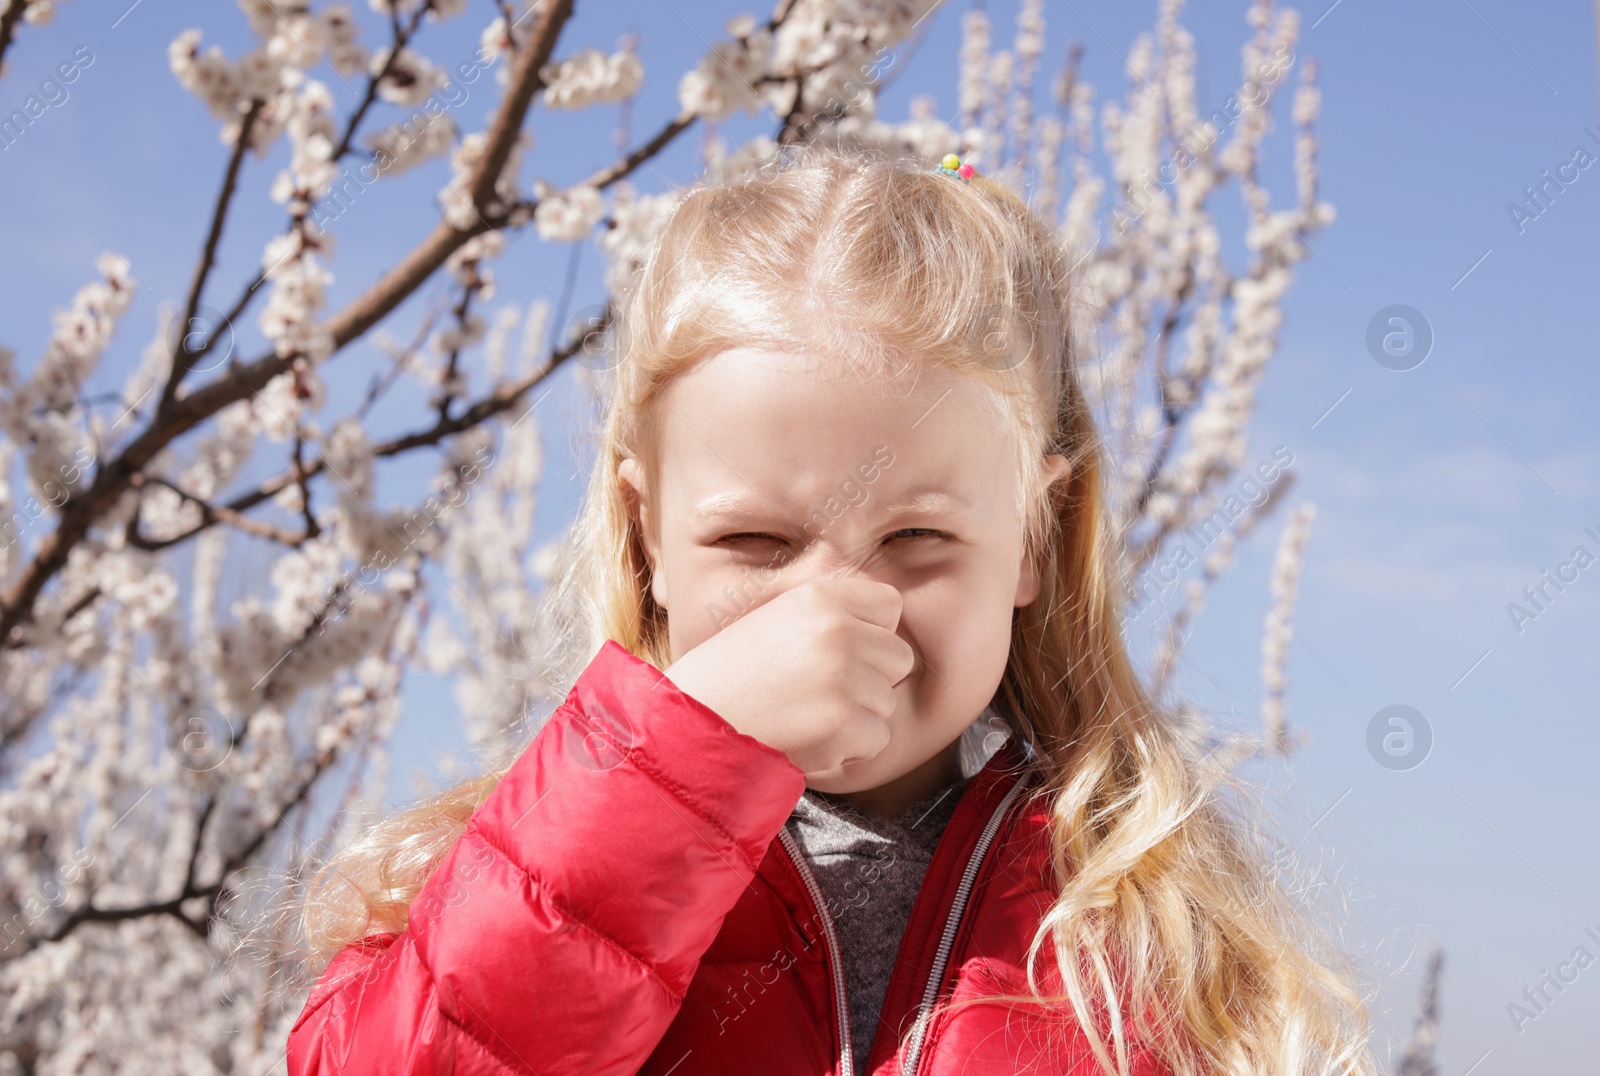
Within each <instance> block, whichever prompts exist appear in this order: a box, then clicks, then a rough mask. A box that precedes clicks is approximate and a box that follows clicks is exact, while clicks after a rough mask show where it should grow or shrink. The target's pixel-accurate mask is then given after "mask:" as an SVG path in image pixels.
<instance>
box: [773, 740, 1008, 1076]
mask: <svg viewBox="0 0 1600 1076" xmlns="http://www.w3.org/2000/svg"><path fill="white" fill-rule="evenodd" d="M974 731H975V732H977V733H978V734H979V735H978V736H977V738H976V739H975V740H973V742H972V743H970V744H969V743H967V742H965V740H967V739H973V738H972V737H970V736H969V737H966V738H965V739H964V742H963V744H962V751H961V754H960V756H959V773H958V775H957V777H956V779H955V780H954V781H953V782H952V783H951V784H949V785H947V786H945V787H944V788H941V789H939V790H938V791H937V792H934V793H931V794H930V795H928V796H926V797H924V798H923V799H922V800H921V801H920V802H917V803H914V804H912V805H911V806H910V807H908V808H906V810H905V811H904V812H903V813H901V814H900V815H899V816H898V817H896V818H878V817H876V816H873V815H869V814H866V813H865V812H862V811H859V810H857V809H855V808H854V807H852V806H850V804H849V803H848V801H847V800H846V799H845V797H843V796H839V795H833V794H830V793H827V792H818V791H816V790H814V789H809V788H808V789H806V791H805V793H804V795H802V796H801V797H800V802H799V803H798V804H796V805H795V809H794V811H793V812H792V813H791V814H790V815H789V820H788V822H787V823H786V825H787V827H788V830H789V833H790V834H791V835H792V836H793V837H794V839H795V841H796V843H797V844H798V845H799V846H800V851H801V853H802V854H803V855H804V856H805V860H806V863H807V865H808V866H809V867H810V868H811V873H812V874H813V875H815V876H816V880H817V884H818V885H819V886H820V887H821V889H822V893H823V896H824V897H825V898H826V900H827V905H828V912H829V914H830V916H831V918H832V919H833V929H834V932H835V934H837V935H838V939H839V949H840V952H841V954H842V955H843V958H844V978H845V999H846V1002H847V1003H848V1007H849V1011H850V1044H851V1050H852V1053H853V1055H854V1060H855V1073H854V1074H853V1076H864V1074H865V1073H866V1071H867V1053H868V1051H869V1050H871V1049H872V1041H873V1039H874V1038H875V1037H876V1035H877V1032H878V1016H879V1013H880V1011H881V1010H882V1008H883V1000H884V995H885V994H886V993H887V992H888V989H889V976H890V974H891V973H892V972H893V971H894V965H895V960H896V958H897V957H898V955H899V953H900V940H901V938H902V937H903V936H904V935H905V929H906V924H907V922H908V921H909V920H910V918H911V906H912V904H913V903H915V901H916V899H917V893H918V891H919V890H920V889H921V887H922V879H923V876H924V875H925V874H926V873H927V870H928V864H929V862H931V861H932V859H933V852H934V849H935V848H936V847H937V846H938V843H939V838H940V836H941V835H942V834H943V833H944V829H945V825H946V823H948V822H949V821H950V817H951V815H953V814H954V813H955V808H956V802H957V801H958V800H959V799H960V798H961V793H962V792H963V791H965V789H966V787H967V783H968V781H969V780H970V779H971V776H972V775H973V774H975V773H976V772H977V770H978V769H980V768H981V767H982V765H983V763H984V762H985V761H986V760H987V759H988V757H989V755H992V754H993V753H994V750H995V749H996V748H997V747H998V746H999V739H1003V736H1002V737H1000V738H999V739H996V738H995V737H994V736H993V726H986V725H983V724H982V723H979V724H978V725H977V726H976V727H975V730H974ZM983 733H988V735H989V739H988V740H987V741H985V740H984V738H983V735H982V734H983ZM897 1030H898V1029H890V1034H895V1033H897Z"/></svg>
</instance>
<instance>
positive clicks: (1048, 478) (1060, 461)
mask: <svg viewBox="0 0 1600 1076" xmlns="http://www.w3.org/2000/svg"><path fill="white" fill-rule="evenodd" d="M1071 473H1072V461H1070V460H1068V459H1067V457H1065V456H1062V455H1058V454H1056V453H1051V454H1050V455H1048V456H1046V457H1045V458H1044V471H1043V473H1042V475H1041V477H1040V481H1041V482H1043V483H1044V485H1045V487H1046V488H1048V487H1050V486H1053V485H1055V484H1056V483H1057V482H1059V481H1061V480H1062V479H1064V478H1066V477H1067V476H1068V475H1070V474H1071ZM1039 586H1040V581H1039V564H1038V560H1037V558H1035V557H1031V556H1029V555H1028V551H1027V550H1023V551H1022V570H1021V571H1020V572H1018V573H1017V597H1016V601H1015V602H1014V603H1013V604H1015V605H1018V606H1023V605H1029V604H1031V603H1032V602H1033V601H1034V599H1036V598H1038V597H1039Z"/></svg>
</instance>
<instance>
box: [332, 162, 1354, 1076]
mask: <svg viewBox="0 0 1600 1076" xmlns="http://www.w3.org/2000/svg"><path fill="white" fill-rule="evenodd" d="M1069 276H1070V273H1069V262H1068V260H1067V252H1066V251H1064V250H1063V249H1062V247H1061V244H1060V242H1059V239H1058V237H1057V236H1056V234H1055V233H1054V232H1053V230H1052V229H1051V228H1050V227H1049V226H1048V225H1047V224H1046V223H1045V222H1043V221H1042V220H1040V219H1039V218H1038V217H1037V216H1036V215H1035V214H1034V213H1032V212H1031V211H1030V210H1029V209H1028V207H1027V206H1026V204H1025V203H1024V202H1023V201H1022V200H1021V199H1020V198H1019V197H1018V196H1017V195H1016V194H1014V193H1013V192H1012V191H1011V190H1010V189H1009V188H1008V187H1007V186H1006V185H1005V184H1003V183H1001V182H998V181H996V180H988V179H984V178H982V177H979V178H976V179H974V180H972V181H971V182H970V183H961V182H959V181H956V180H954V179H952V178H950V177H947V176H944V175H941V174H939V173H937V172H935V171H932V170H930V169H929V167H928V164H927V162H922V161H917V160H910V159H906V158H903V157H900V156H896V155H893V154H891V153H889V152H886V151H881V150H869V149H865V148H861V147H839V146H832V147H830V146H824V145H816V144H813V145H810V146H806V147H801V148H798V149H792V150H790V151H788V152H787V153H786V154H785V155H784V156H783V157H782V158H781V159H780V160H777V161H774V162H772V163H770V164H768V165H766V166H763V167H761V168H759V169H756V170H754V171H752V172H749V173H746V174H744V175H742V176H740V177H738V178H737V179H735V180H732V181H729V182H725V183H721V184H718V185H715V186H710V187H706V188H702V189H700V190H697V191H695V192H693V197H690V198H688V199H687V200H685V201H684V202H683V203H682V205H681V206H679V207H678V208H677V209H676V210H675V212H674V213H673V214H672V216H671V219H670V220H669V221H668V222H667V223H666V224H665V226H664V227H663V229H662V231H661V233H660V235H659V237H658V238H657V239H656V241H655V244H654V246H653V248H652V250H651V252H650V254H649V256H648V258H647V259H646V261H645V263H644V266H643V269H642V272H641V273H640V275H639V276H638V278H637V280H636V282H635V284H634V286H633V288H632V289H631V290H630V292H629V293H628V294H627V296H626V301H625V302H624V303H623V304H622V307H621V310H620V314H619V324H620V329H621V332H620V335H619V340H620V358H621V361H620V364H619V365H618V367H617V368H616V371H615V379H614V383H613V384H612V385H611V387H610V393H609V396H608V399H607V403H606V409H605V414H604V420H603V426H602V435H601V438H600V444H599V452H598V455H597V458H596V460H595V464H594V470H593V474H592V477H591V480H590V486H589V490H588V497H587V500H586V502H585V505H584V508H583V511H582V513H581V515H580V517H579V519H578V521H577V523H576V524H575V527H574V530H573V534H572V539H571V543H570V546H569V550H570V556H569V559H568V563H567V564H566V565H565V567H564V568H563V570H562V571H561V572H560V574H559V578H558V580H557V582H556V583H555V584H554V585H553V586H552V590H551V592H550V593H549V594H548V595H547V597H546V605H547V610H548V612H547V614H546V615H547V618H548V623H549V624H550V628H551V630H550V632H549V633H548V634H549V637H550V638H552V639H554V640H556V641H557V643H556V646H557V649H555V650H552V651H551V653H550V654H549V661H548V665H549V667H550V668H551V669H552V670H553V671H552V673H551V677H552V686H558V685H560V684H562V683H566V684H570V681H571V679H572V678H574V677H575V675H576V671H577V666H578V664H579V663H581V662H582V661H584V660H587V658H588V657H589V656H590V655H592V654H593V653H594V651H595V649H596V648H597V647H598V646H599V644H600V642H601V641H602V640H605V639H613V640H616V641H617V642H618V643H620V644H621V645H622V646H623V647H625V648H626V649H627V650H629V651H630V652H632V653H634V654H636V655H638V656H639V657H641V658H643V659H644V660H645V661H648V662H650V663H651V664H653V665H655V666H656V667H658V668H664V667H665V666H666V665H667V664H668V663H669V660H670V659H669V656H668V650H667V633H666V630H665V628H666V617H665V613H664V611H663V610H662V609H660V608H659V607H658V606H657V605H656V604H655V602H654V601H653V600H652V598H651V595H650V591H649V585H648V579H649V576H648V567H647V562H646V560H645V556H644V550H643V547H642V544H641V542H640V538H639V535H638V533H637V529H636V522H635V518H634V515H633V512H632V511H631V508H630V505H629V502H628V500H627V498H626V496H625V493H624V489H623V486H622V484H621V482H620V479H619V477H618V465H619V463H620V462H621V461H622V460H623V459H625V458H629V457H632V458H637V459H639V460H641V462H642V463H643V464H644V466H645V467H646V470H647V473H648V472H649V471H650V470H651V469H652V461H653V458H654V457H653V451H652V450H653V446H654V444H655V443H656V441H655V436H654V434H655V430H654V425H653V423H654V412H655V410H656V409H655V408H654V407H653V406H652V405H653V402H654V401H655V399H656V398H657V397H658V395H659V394H660V392H661V391H662V389H663V386H665V385H666V384H667V382H668V381H669V379H670V378H672V377H673V376H674V374H675V373H677V372H678V371H680V370H682V369H683V368H684V367H685V366H686V364H688V363H691V362H693V361H694V360H696V359H697V358H700V357H703V356H706V355H709V354H714V353H716V352H718V351H721V350H724V349H727V348H730V347H734V346H757V347H759V346H768V347H773V348H779V349H789V350H793V349H796V348H801V349H813V350H814V351H815V353H817V354H825V355H829V356H839V357H840V359H841V361H859V362H872V361H880V362H881V361H884V360H886V359H890V358H892V357H895V356H899V357H902V358H903V357H905V356H913V357H915V360H917V361H927V362H943V363H949V364H950V365H951V366H953V367H955V368H956V369H958V370H960V371H962V372H963V373H966V374H969V375H971V376H973V377H976V378H980V379H982V380H983V381H984V382H985V383H987V384H988V385H990V386H992V387H993V388H994V389H995V390H996V397H997V398H998V399H1000V400H1002V401H1004V406H1002V407H1000V408H999V410H1000V411H1001V412H1002V413H1003V416H1004V422H1005V424H1006V425H1007V426H1008V427H1009V430H1008V432H1009V433H1011V434H1012V435H1013V441H1012V443H1013V444H1014V445H1015V446H1016V447H1017V452H1018V458H1017V466H1018V469H1019V472H1020V475H1021V478H1022V481H1020V482H1019V483H1018V489H1019V490H1020V491H1022V492H1020V493H1019V496H1022V497H1023V498H1024V499H1025V501H1026V502H1027V503H1025V504H1024V506H1023V507H1024V519H1025V520H1026V540H1027V543H1028V548H1029V549H1030V550H1031V551H1032V555H1033V556H1035V557H1036V558H1037V562H1038V564H1039V566H1040V575H1041V580H1042V589H1041V592H1040V594H1039V597H1038V599H1037V600H1036V601H1034V602H1033V603H1032V604H1030V605H1027V606H1024V607H1022V608H1020V609H1018V610H1017V611H1016V614H1015V617H1014V622H1013V628H1012V640H1011V652H1010V659H1009V662H1008V664H1007V666H1006V669H1005V673H1004V675H1003V678H1002V680H1001V683H1000V687H999V691H998V693H997V699H996V702H997V704H1003V706H1004V710H1005V711H1006V712H1007V713H1008V714H1010V715H1014V717H1013V720H1014V723H1015V724H1016V726H1017V728H1016V732H1017V733H1018V734H1019V735H1020V736H1021V737H1022V738H1023V739H1024V740H1025V741H1026V742H1027V744H1028V745H1029V746H1030V747H1031V748H1032V753H1033V756H1034V760H1035V761H1034V765H1035V766H1036V767H1037V769H1038V773H1039V775H1040V777H1041V780H1040V781H1038V783H1037V788H1036V790H1035V791H1034V793H1033V797H1034V799H1033V802H1034V805H1035V806H1036V807H1041V808H1042V809H1044V810H1045V811H1046V813H1047V815H1048V817H1049V819H1050V830H1051V852H1052V862H1053V866H1054V871H1055V875H1056V880H1057V882H1058V884H1059V895H1058V897H1057V899H1056V900H1055V903H1054V905H1053V906H1052V907H1051V909H1050V910H1049V912H1048V914H1047V915H1045V917H1044V919H1043V920H1042V922H1041V923H1040V924H1039V927H1038V930H1037V932H1036V934H1035V936H1034V938H1033V940H1032V945H1031V947H1030V950H1029V956H1028V965H1027V974H1028V985H1029V990H1030V994H1029V995H1027V996H1018V997H1010V996H1008V997H1007V998H1004V999H1000V1000H1005V1001H1008V1002H1014V1003H1019V1004H1034V1005H1043V1006H1045V1008H1046V1011H1049V1012H1052V1013H1055V1014H1058V1015H1061V1016H1063V1017H1066V1016H1070V1018H1071V1019H1073V1020H1075V1021H1076V1022H1077V1024H1078V1025H1080V1026H1081V1027H1082V1028H1083V1030H1084V1032H1085V1033H1086V1034H1087V1035H1088V1036H1089V1039H1090V1042H1091V1045H1092V1046H1093V1048H1094V1051H1095V1053H1096V1056H1097V1057H1098V1058H1099V1061H1100V1063H1101V1064H1102V1066H1103V1067H1104V1068H1105V1069H1106V1071H1107V1072H1126V1071H1127V1067H1128V1065H1129V1064H1130V1061H1131V1058H1132V1052H1133V1051H1134V1050H1135V1049H1144V1050H1149V1051H1152V1052H1154V1053H1155V1054H1157V1055H1158V1056H1159V1057H1160V1058H1162V1059H1163V1060H1164V1061H1165V1062H1166V1063H1167V1064H1168V1065H1169V1066H1170V1067H1171V1068H1172V1069H1173V1071H1174V1072H1176V1073H1179V1074H1182V1076H1190V1074H1196V1076H1198V1074H1202V1073H1205V1074H1210V1073H1262V1074H1266V1073H1271V1074H1273V1076H1284V1074H1289V1073H1307V1074H1311V1073H1316V1074H1321V1073H1328V1072H1338V1073H1352V1074H1357V1073H1359V1074H1365V1073H1369V1072H1371V1071H1372V1063H1371V1060H1370V1057H1369V1053H1368V1048H1367V1025H1366V1016H1365V1010H1364V1006H1363V1001H1362V998H1361V996H1360V994H1359V992H1358V991H1357V989H1356V987H1355V986H1354V985H1353V981H1354V980H1353V976H1352V973H1351V972H1350V971H1349V970H1348V968H1347V967H1346V963H1345V961H1344V960H1343V958H1342V957H1341V956H1340V954H1339V953H1338V952H1337V949H1336V948H1335V947H1334V946H1333V945H1331V944H1330V943H1329V942H1328V941H1327V939H1326V938H1325V936H1324V933H1323V932H1322V931H1320V930H1318V929H1317V928H1316V926H1315V925H1314V924H1313V923H1312V922H1311V921H1310V918H1309V917H1308V916H1307V915H1306V914H1305V912H1304V911H1303V909H1301V908H1300V907H1299V905H1298V904H1297V903H1296V901H1294V900H1293V899H1291V898H1290V897H1289V896H1288V895H1287V894H1286V893H1285V891H1284V890H1285V887H1284V886H1283V885H1282V884H1281V883H1280V882H1279V880H1278V878H1277V872H1276V871H1275V870H1274V869H1273V866H1272V862H1271V860H1270V858H1269V856H1268V852H1267V849H1266V846H1265V845H1263V843H1262V842H1261V840H1260V839H1259V838H1258V837H1257V836H1255V829H1254V827H1253V825H1251V824H1249V823H1248V822H1247V821H1246V820H1245V819H1244V818H1242V817H1241V812H1239V811H1238V810H1237V809H1234V808H1231V807H1230V805H1229V802H1228V800H1227V797H1226V795H1225V793H1226V791H1227V789H1228V788H1230V787H1231V786H1230V784H1229V782H1228V781H1227V779H1226V775H1219V773H1218V772H1214V771H1215V767H1211V766H1208V765H1207V764H1206V763H1205V761H1204V760H1203V759H1202V758H1201V752H1200V751H1199V750H1198V749H1197V748H1196V745H1195V744H1194V742H1193V740H1192V737H1190V736H1187V735H1186V734H1184V733H1183V732H1181V731H1180V729H1179V728H1178V726H1177V725H1176V724H1175V723H1174V721H1173V720H1172V718H1171V717H1170V716H1169V715H1168V714H1167V713H1165V712H1164V711H1163V709H1162V708H1161V707H1160V706H1158V705H1157V704H1156V702H1155V701H1154V700H1153V699H1152V698H1151V697H1150V696H1149V694H1148V693H1147V692H1146V690H1145V688H1144V687H1143V685H1142V684H1141V682H1140V680H1139V677H1138V675H1137V674H1136V672H1135V669H1134V667H1133V664H1132V662H1131V661H1130V659H1129V656H1128V653H1127V651H1126V649H1125V646H1124V643H1123V638H1122V629H1121V620H1120V614H1121V609H1122V590H1121V584H1120V582H1119V578H1120V577H1119V575H1118V572H1117V565H1118V559H1117V552H1116V545H1115V540H1114V538H1113V536H1112V535H1111V533H1110V530H1111V528H1110V526H1109V524H1108V512H1107V507H1106V504H1105V501H1104V499H1103V493H1102V489H1101V471H1102V466H1103V463H1102V448H1101V444H1100V441H1099V438H1098V437H1097V434H1096V432H1095V429H1094V423H1093V421H1092V416H1091V413H1090V409H1089V406H1088V404H1087V403H1086V401H1085V399H1084V396H1083V394H1082V392H1081V390H1080V388H1079V385H1078V380H1077V375H1076V372H1075V370H1074V363H1073V347H1072V342H1071V339H1072V332H1071V318H1070V313H1071V306H1070V295H1071V290H1072V289H1071V287H1070V280H1069ZM1051 452H1055V453H1061V454H1063V455H1065V456H1067V457H1068V459H1069V460H1070V461H1071V463H1072V470H1071V472H1070V476H1069V477H1068V478H1067V479H1065V480H1063V481H1061V482H1058V483H1056V484H1055V485H1053V486H1047V485H1045V484H1043V483H1042V482H1039V481H1037V479H1038V477H1039V470H1040V468H1041V467H1042V465H1043V457H1044V455H1045V454H1046V453H1051ZM648 485H649V486H650V487H652V488H653V487H654V486H655V485H656V483H655V482H653V481H651V482H649V483H648ZM509 761H510V760H509V759H508V760H507V761H506V762H505V763H503V764H497V765H496V766H494V768H492V769H491V771H490V772H488V773H486V774H485V775H483V776H481V777H478V778H475V779H473V780H470V781H467V782H465V783H463V784H460V785H458V786H456V787H454V788H451V789H449V790H447V791H446V792H444V793H443V794H441V795H439V796H437V797H435V798H434V799H432V800H429V801H427V802H425V803H422V804H421V805H419V806H417V807H414V808H412V809H410V810H408V811H406V812H404V813H402V814H399V815H397V816H395V817H393V818H391V819H388V820H387V821H385V822H383V823H382V824H380V825H379V826H377V827H376V828H374V829H373V830H372V831H370V832H369V833H368V834H366V835H365V837H363V839H362V840H360V841H359V842H358V843H356V844H355V845H353V846H352V847H350V848H348V849H347V850H346V851H344V852H343V853H342V854H341V855H339V856H338V857H336V858H335V859H334V860H333V861H331V862H330V863H329V864H328V865H327V866H326V867H325V868H324V870H323V872H322V873H321V875H320V876H319V878H318V879H317V881H316V884H314V885H313V886H312V887H311V899H309V900H308V902H307V904H306V908H305V920H304V922H305V927H306V932H307V936H308V940H309V942H310V945H311V949H312V951H313V952H314V953H318V954H322V955H324V956H326V955H331V954H332V953H333V952H335V951H336V950H337V949H339V948H340V947H342V946H344V945H346V944H348V943H350V942H353V941H356V940H358V939H360V938H361V937H363V936H365V935H367V934H370V933H375V932H380V931H399V930H403V929H404V927H405V924H406V918H407V909H408V906H409V904H410V902H411V900H412V898H413V897H414V896H415V895H416V893H417V892H418V890H419V889H420V888H421V887H422V885H423V883H424V882H425V881H426V879H427V876H428V874H429V873H430V872H431V870H432V869H433V868H434V867H435V866H436V865H437V863H438V861H439V859H440V858H441V857H442V856H443V854H444V853H445V852H446V851H447V850H448V849H449V847H450V845H451V844H453V843H454V841H455V840H456V838H457V837H458V836H459V835H460V834H461V832H462V830H463V829H464V828H465V826H466V823H467V820H468V818H469V816H470V815H471V813H472V811H473V809H474V808H475V807H476V806H477V805H478V804H479V803H480V802H482V800H483V799H484V798H485V797H486V796H487V795H488V794H489V792H490V791H491V790H492V789H493V788H494V786H495V784H496V783H497V782H498V781H499V779H500V777H501V776H502V775H503V774H504V772H505V770H506V768H507V767H508V765H509ZM1047 945H1049V946H1053V947H1054V955H1055V964H1056V968H1057V974H1058V975H1059V977H1060V982H1059V984H1054V985H1057V986H1058V987H1059V989H1056V990H1053V991H1051V992H1049V993H1047V992H1046V991H1045V986H1046V985H1050V984H1046V983H1044V982H1042V980H1041V976H1040V975H1039V973H1038V968H1037V967H1036V964H1037V961H1038V958H1039V956H1040V954H1041V953H1042V952H1043V950H1044V947H1045V946H1047ZM980 1000H995V999H980Z"/></svg>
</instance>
